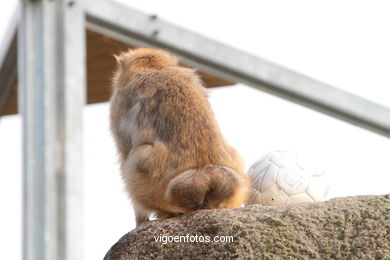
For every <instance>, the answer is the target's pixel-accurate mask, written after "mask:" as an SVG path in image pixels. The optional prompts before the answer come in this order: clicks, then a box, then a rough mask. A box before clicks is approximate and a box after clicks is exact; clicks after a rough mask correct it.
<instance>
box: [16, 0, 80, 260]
mask: <svg viewBox="0 0 390 260" xmlns="http://www.w3.org/2000/svg"><path fill="white" fill-rule="evenodd" d="M18 39H19V40H18V42H19V45H18V48H19V50H18V53H19V54H18V64H19V68H18V69H19V105H20V111H21V113H22V116H23V164H24V166H23V176H24V183H23V184H24V196H23V203H24V214H23V215H24V216H23V258H24V259H25V260H54V259H56V260H57V259H58V260H62V259H63V260H65V259H69V260H70V259H80V260H81V259H83V224H82V220H83V158H82V153H83V150H82V134H83V118H82V117H83V106H84V104H85V92H86V87H85V78H86V76H85V73H86V72H85V71H86V70H85V27H84V11H83V2H82V0H78V1H77V0H57V1H53V0H24V1H23V2H22V8H21V22H20V27H19V36H18Z"/></svg>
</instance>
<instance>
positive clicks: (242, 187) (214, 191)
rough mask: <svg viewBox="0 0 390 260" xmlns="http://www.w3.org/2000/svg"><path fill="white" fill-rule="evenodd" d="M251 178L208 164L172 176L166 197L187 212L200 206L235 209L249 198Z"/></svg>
mask: <svg viewBox="0 0 390 260" xmlns="http://www.w3.org/2000/svg"><path fill="white" fill-rule="evenodd" d="M248 189H249V181H248V178H247V176H246V175H239V173H237V172H236V171H235V170H233V169H231V168H228V167H224V166H219V165H207V166H205V167H203V168H201V169H191V170H188V171H185V172H183V173H181V174H179V175H178V176H176V177H175V178H173V179H172V180H171V181H170V183H169V185H168V188H167V191H166V194H165V196H166V198H167V199H168V200H170V201H171V202H172V203H173V204H176V205H177V206H179V207H180V208H184V209H185V212H188V211H192V210H197V209H215V208H236V207H239V206H240V205H241V204H242V203H243V202H244V201H245V200H246V198H247V194H248Z"/></svg>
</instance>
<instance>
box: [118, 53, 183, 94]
mask: <svg viewBox="0 0 390 260" xmlns="http://www.w3.org/2000/svg"><path fill="white" fill-rule="evenodd" d="M114 58H115V60H116V62H117V67H116V70H115V73H114V78H113V83H114V84H113V85H114V87H115V86H121V85H122V84H115V83H121V81H122V80H126V79H129V78H130V77H131V76H132V75H133V74H134V73H137V72H142V71H145V70H148V69H159V68H163V67H167V66H176V65H178V60H177V58H176V57H175V56H173V55H171V54H170V53H169V52H166V51H163V50H159V49H150V48H138V49H129V50H128V51H125V52H122V53H120V54H119V55H114Z"/></svg>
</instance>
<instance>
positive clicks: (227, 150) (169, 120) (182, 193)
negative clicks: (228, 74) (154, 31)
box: [110, 48, 249, 225]
mask: <svg viewBox="0 0 390 260" xmlns="http://www.w3.org/2000/svg"><path fill="white" fill-rule="evenodd" d="M115 58H116V60H117V69H116V71H115V73H114V77H113V94H112V97H111V105H110V119H111V130H112V134H113V136H114V139H115V142H116V145H117V148H118V151H119V157H120V165H121V174H122V177H123V180H124V182H125V184H126V188H127V190H128V193H129V195H130V198H131V199H132V202H133V206H134V211H135V215H136V224H137V225H139V224H140V223H142V222H144V221H147V220H148V218H149V216H150V215H151V214H152V213H155V214H156V216H157V217H159V218H167V217H171V216H175V215H177V214H182V213H187V212H190V211H193V210H198V209H220V208H236V207H239V206H240V205H241V204H242V203H243V202H244V201H245V200H246V198H247V194H248V189H249V181H248V178H247V176H246V175H245V173H244V170H243V163H242V161H241V157H240V156H239V155H238V154H237V152H236V151H235V150H234V149H233V148H232V147H230V146H229V145H228V144H227V143H226V141H225V139H224V137H223V136H222V134H221V131H220V129H219V127H218V125H217V123H216V121H215V118H214V114H213V112H212V110H211V108H210V105H209V103H208V100H207V94H206V90H205V88H204V87H203V85H202V82H201V80H200V79H199V77H198V76H197V75H196V73H195V72H194V71H193V70H191V69H188V68H184V67H181V66H179V65H178V61H177V59H176V58H175V57H174V56H172V55H171V54H170V53H168V52H166V51H163V50H157V49H147V48H140V49H135V50H129V51H127V52H124V53H122V54H121V55H119V56H115Z"/></svg>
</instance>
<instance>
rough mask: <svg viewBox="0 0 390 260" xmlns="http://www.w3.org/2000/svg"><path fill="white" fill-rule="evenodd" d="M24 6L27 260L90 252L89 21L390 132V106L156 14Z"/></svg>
mask: <svg viewBox="0 0 390 260" xmlns="http://www.w3.org/2000/svg"><path fill="white" fill-rule="evenodd" d="M20 10H21V12H20V19H19V30H18V37H17V38H18V40H17V42H18V64H19V65H18V66H19V68H18V87H19V107H20V109H19V111H21V114H22V117H23V139H24V142H23V143H24V147H23V164H24V168H23V173H24V209H25V211H24V233H23V236H24V239H23V245H24V259H26V260H27V259H29V260H45V259H46V260H49V259H50V260H51V259H69V260H70V259H83V223H82V220H83V181H82V179H83V158H82V151H83V149H82V135H83V118H82V114H83V112H82V109H83V106H84V104H85V98H86V93H85V92H86V91H85V89H86V88H85V79H86V70H85V29H86V28H88V29H90V30H92V31H95V32H98V33H100V34H104V35H106V36H108V37H111V38H113V39H116V40H120V41H123V42H125V43H129V44H131V45H134V46H141V45H142V46H152V47H159V48H165V49H168V50H170V51H171V52H173V53H175V54H177V55H179V56H180V57H181V58H182V61H183V63H184V64H186V65H188V66H191V67H195V68H199V69H201V70H203V71H205V72H208V73H210V74H214V75H217V76H220V77H221V78H223V79H226V80H229V81H233V82H241V83H244V84H247V85H249V86H252V87H255V88H257V89H260V90H263V91H266V92H269V93H271V94H274V95H277V96H280V97H282V98H285V99H288V100H291V101H293V102H296V103H299V104H301V105H304V106H307V107H309V108H312V109H315V110H317V111H320V112H323V113H326V114H328V115H331V116H333V117H336V118H339V119H341V120H344V121H347V122H350V123H352V124H355V125H357V126H360V127H363V128H366V129H368V130H371V131H373V132H376V133H378V134H381V135H384V136H387V137H390V120H389V119H390V109H389V108H387V107H385V106H382V105H379V104H376V103H374V102H371V101H369V100H366V99H364V98H361V97H358V96H356V95H353V94H351V93H348V92H346V91H343V90H340V89H337V88H334V87H332V86H329V85H327V84H324V83H321V82H319V81H316V80H314V79H311V78H309V77H306V76H303V75H301V74H298V73H296V72H293V71H291V70H288V69H285V68H283V67H280V66H277V65H275V64H272V63H270V62H267V61H264V60H262V59H260V58H258V57H255V56H253V55H251V54H248V53H246V52H243V51H241V50H237V49H235V48H232V47H229V46H227V45H225V44H222V43H219V42H216V41H214V40H212V39H208V38H205V37H203V36H201V35H198V34H195V33H193V32H190V31H188V30H186V29H183V28H180V27H178V26H176V25H173V24H170V23H167V22H165V21H162V20H160V19H159V18H157V16H155V15H147V14H144V13H141V12H139V11H136V10H133V9H131V8H129V7H127V6H123V5H121V4H119V3H115V2H112V1H106V0H58V1H53V0H24V1H22V6H21V8H20ZM15 24H16V23H15ZM15 28H16V26H15ZM14 31H16V29H15V30H14ZM15 35H16V34H15V32H14V33H12V30H11V34H10V36H9V37H8V38H7V39H8V40H7V41H6V46H5V49H4V50H5V51H3V52H2V53H0V54H1V55H0V59H1V60H0V65H1V67H0V83H1V84H0V112H1V109H2V107H3V106H4V103H5V101H6V99H7V96H8V94H9V92H10V89H11V87H12V84H15V77H16V76H15V75H16V72H15V71H16V69H15V67H16V65H15V64H16V62H15V56H16V53H15V52H16V49H15V44H16V36H15ZM12 46H14V47H12ZM12 57H14V58H12ZM13 75H14V76H13Z"/></svg>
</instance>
